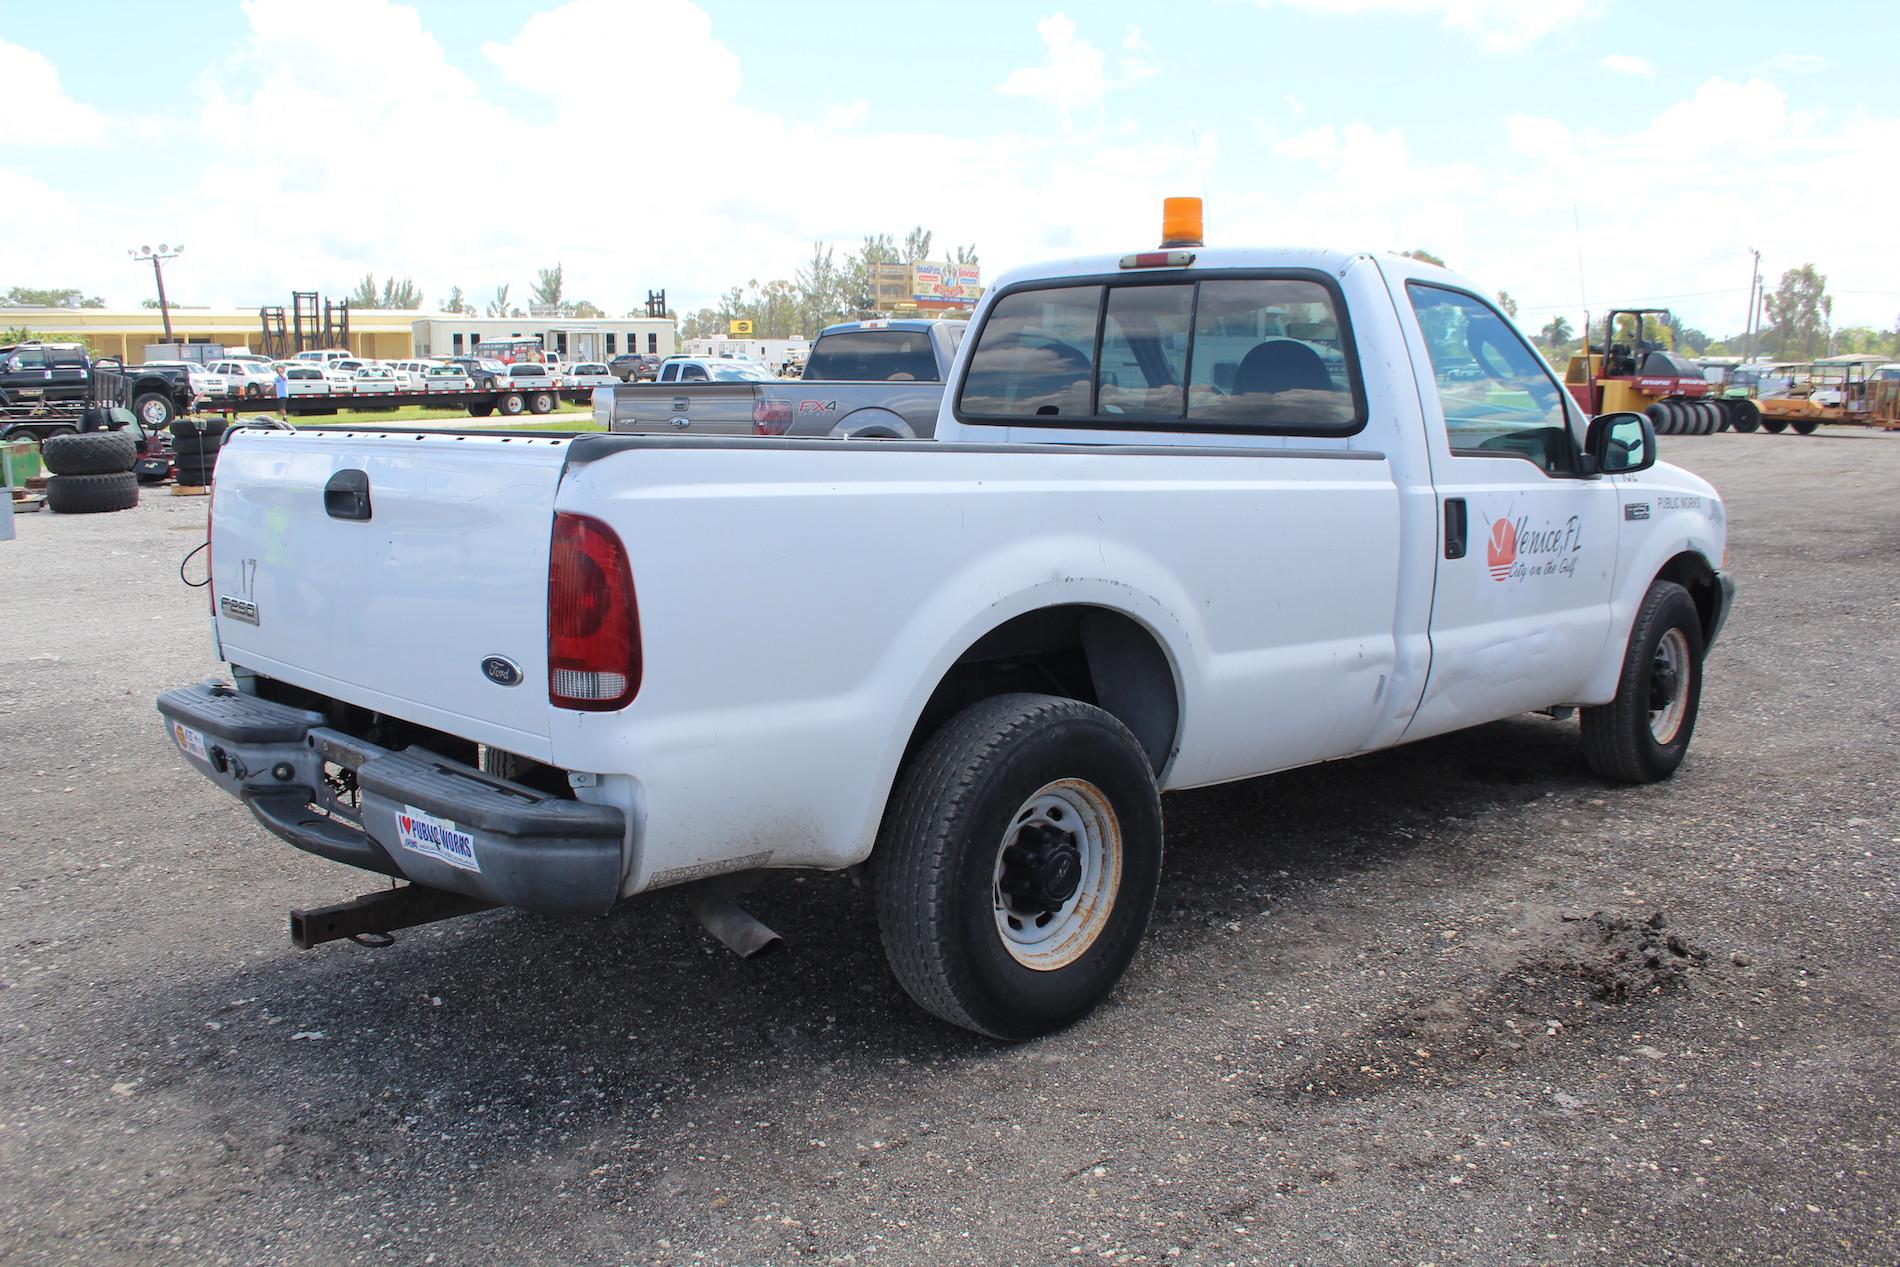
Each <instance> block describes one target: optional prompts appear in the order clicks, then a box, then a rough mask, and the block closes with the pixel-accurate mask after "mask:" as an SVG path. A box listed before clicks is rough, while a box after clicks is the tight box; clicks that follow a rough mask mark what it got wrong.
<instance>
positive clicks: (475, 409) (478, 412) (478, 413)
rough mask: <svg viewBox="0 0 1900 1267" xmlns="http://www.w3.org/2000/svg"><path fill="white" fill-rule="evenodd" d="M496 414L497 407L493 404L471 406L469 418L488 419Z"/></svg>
mask: <svg viewBox="0 0 1900 1267" xmlns="http://www.w3.org/2000/svg"><path fill="white" fill-rule="evenodd" d="M494 412H495V406H494V404H493V403H492V402H491V403H489V404H486V405H475V404H471V405H470V406H469V407H468V416H469V417H471V418H486V417H488V415H490V414H492V413H494Z"/></svg>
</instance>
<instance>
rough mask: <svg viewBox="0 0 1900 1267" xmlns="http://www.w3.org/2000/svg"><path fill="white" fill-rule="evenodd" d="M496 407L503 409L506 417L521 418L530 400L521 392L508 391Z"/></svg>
mask: <svg viewBox="0 0 1900 1267" xmlns="http://www.w3.org/2000/svg"><path fill="white" fill-rule="evenodd" d="M495 407H496V408H497V409H499V410H501V412H502V414H503V415H504V416H505V417H509V418H519V417H520V416H521V415H522V413H523V412H525V411H526V410H527V408H528V402H527V400H526V399H525V398H524V397H523V396H522V394H521V393H520V392H506V393H504V394H503V395H502V398H501V399H500V400H499V401H497V402H496V405H495Z"/></svg>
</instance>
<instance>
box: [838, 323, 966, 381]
mask: <svg viewBox="0 0 1900 1267" xmlns="http://www.w3.org/2000/svg"><path fill="white" fill-rule="evenodd" d="M805 377H806V378H807V379H824V380H827V381H832V382H884V383H890V382H918V383H923V382H936V381H937V354H936V352H935V351H934V350H933V349H932V348H931V346H930V331H928V330H840V331H839V332H837V333H836V334H822V335H819V336H818V341H817V342H816V343H814V344H813V345H812V349H811V355H810V356H809V357H808V358H807V359H806V361H805Z"/></svg>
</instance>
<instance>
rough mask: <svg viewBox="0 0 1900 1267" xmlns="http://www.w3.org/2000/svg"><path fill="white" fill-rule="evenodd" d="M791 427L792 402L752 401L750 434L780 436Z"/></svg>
mask: <svg viewBox="0 0 1900 1267" xmlns="http://www.w3.org/2000/svg"><path fill="white" fill-rule="evenodd" d="M791 429H792V402H791V401H789V400H755V401H753V402H752V434H753V435H760V436H782V435H784V434H785V433H786V432H787V431H790V430H791Z"/></svg>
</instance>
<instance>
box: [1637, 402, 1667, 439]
mask: <svg viewBox="0 0 1900 1267" xmlns="http://www.w3.org/2000/svg"><path fill="white" fill-rule="evenodd" d="M1643 413H1644V415H1645V416H1647V417H1648V418H1649V425H1650V426H1652V427H1654V428H1656V434H1657V435H1659V436H1666V435H1673V434H1674V431H1673V429H1672V427H1671V425H1670V421H1669V407H1668V406H1667V405H1665V404H1663V403H1662V402H1661V401H1657V402H1656V403H1655V404H1653V405H1649V406H1647V407H1646V408H1645V409H1644V410H1643Z"/></svg>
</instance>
